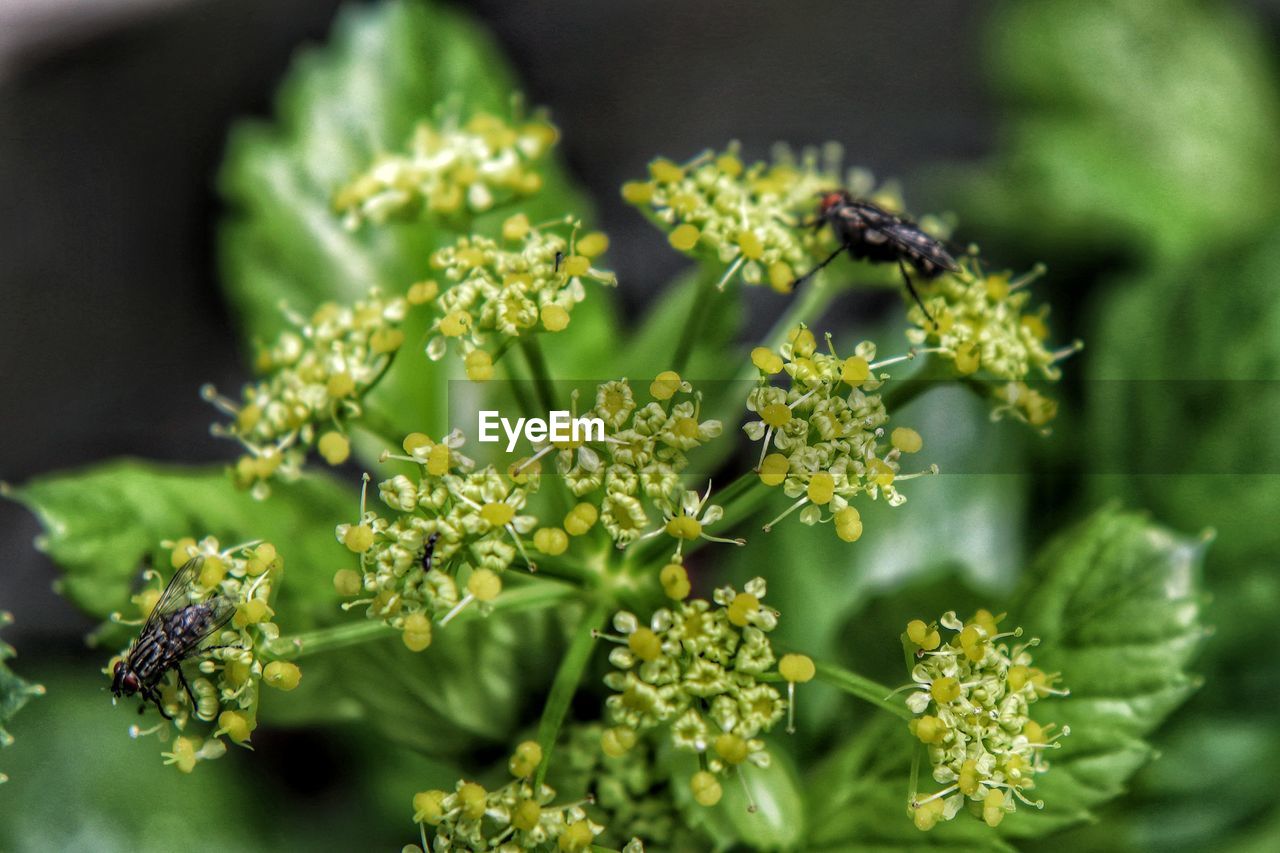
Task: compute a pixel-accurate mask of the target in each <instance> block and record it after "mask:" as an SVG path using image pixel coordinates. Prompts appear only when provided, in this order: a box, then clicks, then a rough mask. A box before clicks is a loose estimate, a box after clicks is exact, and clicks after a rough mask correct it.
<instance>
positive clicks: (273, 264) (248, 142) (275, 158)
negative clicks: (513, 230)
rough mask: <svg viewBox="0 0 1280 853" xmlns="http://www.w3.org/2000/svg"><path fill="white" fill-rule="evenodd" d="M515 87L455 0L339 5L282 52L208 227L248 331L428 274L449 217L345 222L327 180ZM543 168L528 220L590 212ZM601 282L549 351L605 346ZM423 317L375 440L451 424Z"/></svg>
mask: <svg viewBox="0 0 1280 853" xmlns="http://www.w3.org/2000/svg"><path fill="white" fill-rule="evenodd" d="M514 91H515V83H514V81H513V77H512V75H511V73H510V72H509V70H508V67H507V63H506V62H505V60H504V59H503V57H502V56H501V54H500V53H499V52H498V50H497V48H496V47H495V45H494V44H493V42H492V40H491V38H490V37H489V36H488V35H487V34H486V33H485V32H484V31H483V30H482V29H481V28H480V27H479V26H478V25H477V24H476V23H475V22H473V21H472V20H471V19H470V18H468V17H466V16H465V15H463V14H461V13H459V12H457V11H455V10H453V9H452V8H449V7H446V6H444V5H442V4H434V3H424V2H414V0H395V1H393V2H384V3H381V4H378V5H375V6H372V7H357V6H350V7H347V8H345V9H344V10H343V12H342V13H341V15H340V16H339V19H338V22H337V24H336V25H335V27H334V32H333V34H332V36H331V39H330V43H329V44H328V45H327V46H325V47H323V48H320V49H316V50H309V51H306V52H304V53H302V54H301V55H300V56H299V57H298V58H297V60H296V61H295V62H294V65H293V67H292V69H291V70H290V73H289V75H288V77H287V78H286V80H285V82H284V83H283V85H282V87H281V90H280V93H279V96H278V99H277V105H276V113H277V118H276V121H275V122H274V123H271V124H264V123H261V122H244V123H242V124H240V125H238V126H237V127H236V128H235V130H234V132H233V134H232V137H231V140H230V143H229V145H228V151H227V158H226V162H225V164H224V166H223V170H222V174H221V176H220V186H221V189H222V193H223V195H224V197H225V198H226V200H227V202H228V205H229V207H230V208H231V213H230V214H229V216H228V217H227V219H226V221H225V222H224V223H223V226H222V229H221V232H220V235H219V237H220V241H219V242H220V247H221V260H222V271H223V276H224V279H225V286H226V291H227V296H228V298H229V299H230V301H231V303H232V306H233V307H234V309H235V313H236V314H237V316H238V317H239V319H240V321H241V324H242V326H243V331H244V332H245V334H246V336H247V337H248V338H249V339H251V340H254V339H261V340H270V339H272V338H274V336H275V335H276V334H277V333H278V332H279V331H280V330H281V328H282V325H283V324H282V317H281V314H280V311H279V308H278V304H279V303H280V302H281V301H282V300H283V301H287V302H288V303H289V304H290V305H292V306H295V307H297V308H298V309H300V310H304V311H305V310H308V309H310V308H313V307H314V306H316V305H317V304H319V303H321V302H323V301H325V300H330V299H336V300H341V301H350V300H352V299H355V298H358V297H360V296H362V295H363V294H364V293H366V292H367V291H368V289H369V288H370V287H374V286H377V287H380V288H382V289H383V290H384V291H385V292H389V293H402V292H404V291H405V290H406V289H407V288H408V286H409V285H410V283H412V282H414V281H417V280H419V279H422V278H425V277H427V276H428V275H429V274H430V272H431V269H430V267H429V264H428V258H429V256H430V254H431V252H432V251H434V250H435V249H436V248H439V247H440V246H443V245H446V244H448V243H451V242H452V241H453V240H455V239H456V238H457V236H458V235H457V234H456V233H455V232H453V231H450V230H448V229H447V228H444V227H442V226H441V225H440V224H439V223H437V222H435V221H433V220H431V219H429V218H424V219H422V220H420V221H415V222H400V223H390V224H388V225H386V226H382V227H377V228H374V227H368V226H366V227H364V228H362V229H360V230H357V231H354V232H352V231H348V230H347V229H346V228H345V227H344V226H343V224H342V223H341V221H340V220H339V217H337V216H336V215H335V214H334V213H333V210H332V207H331V199H332V197H333V194H334V192H335V191H336V190H337V189H338V188H339V187H340V186H341V185H343V184H344V183H345V182H347V181H348V180H350V179H351V177H352V176H354V175H356V174H358V173H359V172H361V171H363V170H364V169H366V168H367V167H368V166H369V164H370V163H371V162H372V161H373V159H374V157H375V156H376V155H377V154H379V153H382V152H387V151H399V150H402V149H403V148H404V147H405V146H406V145H407V144H408V141H409V139H410V137H411V136H412V133H413V129H414V126H415V125H416V124H417V123H418V122H419V121H420V120H423V119H428V118H431V117H433V115H435V114H437V113H439V112H440V111H441V110H443V111H445V112H449V111H452V110H462V111H463V114H464V115H467V114H471V113H474V112H477V111H488V112H492V113H495V114H498V115H506V114H508V113H509V111H510V108H509V104H510V99H511V97H512V94H513V92H514ZM543 178H544V182H543V189H542V190H541V191H540V192H539V193H537V194H536V195H534V196H533V197H531V198H530V199H528V200H527V201H524V202H522V203H521V205H520V208H519V209H520V210H521V211H523V212H525V213H526V214H527V215H528V216H529V218H530V220H532V221H534V222H540V221H546V220H548V219H554V218H558V217H561V216H564V215H565V214H568V213H573V214H575V215H578V216H581V217H583V218H584V219H589V214H590V210H589V208H588V205H587V203H586V202H585V200H584V199H583V198H582V197H581V195H580V194H579V193H578V192H577V191H576V190H575V189H574V188H573V187H572V186H571V185H570V183H569V181H568V178H567V177H566V172H565V170H564V168H563V167H562V166H561V165H559V164H558V163H556V162H554V161H552V162H550V163H548V164H547V166H546V168H545V170H544V172H543ZM513 212H514V210H506V211H501V212H493V213H491V214H489V215H487V216H485V217H481V218H479V219H478V220H477V222H476V225H475V227H476V228H477V230H484V229H489V230H493V229H495V228H496V227H497V224H498V222H500V220H501V218H502V217H504V216H506V215H509V214H510V213H513ZM601 290H602V289H598V288H593V289H592V291H591V292H590V294H589V296H588V299H587V300H586V301H585V302H584V303H582V304H580V305H579V306H578V308H577V309H576V310H575V312H574V319H573V328H574V330H575V331H574V334H573V335H561V336H551V338H552V340H553V341H554V344H553V349H554V351H553V352H552V353H551V361H552V364H553V367H558V368H562V367H563V366H564V365H566V363H567V364H568V366H570V367H572V365H573V364H575V363H590V362H580V361H578V360H579V359H581V358H583V357H584V350H585V351H586V352H590V353H592V354H594V355H595V356H597V357H598V356H600V355H602V354H605V353H608V352H610V351H611V348H612V347H613V345H614V343H615V342H616V340H617V338H616V336H615V335H614V334H613V333H612V330H613V328H614V325H615V322H614V318H613V316H612V313H611V312H610V310H609V308H608V305H607V301H608V295H607V294H606V293H604V292H601ZM428 323H429V311H428V310H427V309H425V308H423V309H419V310H415V311H413V312H411V315H410V318H409V320H408V321H407V322H406V324H405V329H404V331H405V339H406V341H407V343H406V349H405V351H404V352H402V353H401V354H400V356H399V357H398V358H397V359H396V362H395V364H394V365H393V366H392V368H391V370H390V372H389V373H388V375H387V376H386V377H385V378H384V379H383V381H382V383H381V384H380V385H379V386H378V388H377V389H376V391H374V392H373V394H371V395H370V401H369V402H370V407H371V408H372V409H373V410H375V411H376V412H377V414H378V415H380V419H381V420H382V421H384V422H386V428H384V429H383V430H382V431H383V432H384V433H386V432H389V433H392V435H385V436H383V438H384V439H385V440H394V439H395V438H396V436H395V435H394V433H401V434H403V433H407V432H410V431H414V430H421V431H425V432H428V433H430V434H440V433H443V432H445V431H447V429H448V428H449V426H450V424H448V423H446V420H445V418H446V416H447V412H448V407H447V406H446V405H445V402H446V396H445V393H446V392H445V386H446V379H447V378H448V370H447V368H446V367H445V365H443V364H433V363H431V362H429V361H428V360H427V358H426V356H425V354H424V353H423V352H422V349H421V343H420V342H421V341H422V340H423V339H424V335H425V330H426V328H427V325H428ZM560 375H566V374H563V373H562V374H560ZM358 449H361V450H362V451H364V452H365V453H366V455H368V454H369V448H367V447H361V446H358ZM379 449H381V448H380V447H375V448H374V449H373V451H372V452H373V454H374V455H376V452H377V450H379Z"/></svg>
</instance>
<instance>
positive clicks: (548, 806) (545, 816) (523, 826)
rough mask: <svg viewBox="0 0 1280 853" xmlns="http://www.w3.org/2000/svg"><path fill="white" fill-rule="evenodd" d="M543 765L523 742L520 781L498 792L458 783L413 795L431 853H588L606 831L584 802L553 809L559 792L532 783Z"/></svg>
mask: <svg viewBox="0 0 1280 853" xmlns="http://www.w3.org/2000/svg"><path fill="white" fill-rule="evenodd" d="M541 761H542V748H541V747H540V746H538V744H537V743H536V742H534V741H525V742H524V743H522V744H520V745H519V746H517V747H516V751H515V754H514V755H512V756H511V760H510V761H509V762H508V767H509V768H510V770H511V774H512V775H513V776H515V777H516V778H515V779H513V780H512V781H510V782H508V783H506V784H505V785H503V786H502V787H500V788H497V789H495V790H493V791H489V790H487V789H485V788H484V787H483V786H482V785H480V784H479V783H477V782H469V781H466V780H460V781H459V782H458V783H457V784H456V785H455V786H454V789H453V790H452V791H441V790H430V791H420V792H418V793H417V794H415V795H414V797H413V819H414V821H416V822H417V823H419V824H421V825H423V827H424V832H423V838H424V842H425V838H426V832H427V831H428V830H426V827H430V830H429V831H430V832H431V834H432V841H431V846H430V849H431V850H434V851H436V853H447V851H455V850H470V851H498V853H521V851H535V852H536V851H545V853H550V851H565V853H573V851H587V850H590V849H591V845H592V843H593V841H594V839H595V837H596V836H597V835H599V834H600V833H601V832H603V831H604V827H603V826H601V825H600V824H598V823H595V822H593V821H591V820H590V819H589V818H588V817H587V814H586V811H585V809H584V808H583V806H584V805H585V803H569V804H567V805H553V804H552V802H553V801H554V800H555V797H556V792H555V790H554V789H552V788H551V787H550V786H549V785H545V784H543V785H536V784H534V781H533V776H534V772H535V771H536V770H537V768H538V764H539V763H541ZM639 849H643V848H639ZM637 853H638V851H637Z"/></svg>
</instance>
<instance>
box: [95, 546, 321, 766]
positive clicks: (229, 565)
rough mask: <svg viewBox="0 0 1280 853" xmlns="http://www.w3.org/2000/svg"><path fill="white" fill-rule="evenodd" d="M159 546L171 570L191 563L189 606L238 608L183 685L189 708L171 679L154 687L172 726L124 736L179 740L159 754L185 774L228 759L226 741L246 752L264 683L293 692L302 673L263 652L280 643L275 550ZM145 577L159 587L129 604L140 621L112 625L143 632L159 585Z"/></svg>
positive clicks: (118, 618) (279, 573)
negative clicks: (211, 603) (217, 603)
mask: <svg viewBox="0 0 1280 853" xmlns="http://www.w3.org/2000/svg"><path fill="white" fill-rule="evenodd" d="M163 544H164V545H165V547H168V548H170V549H171V551H170V554H171V559H170V562H171V564H172V566H173V568H174V569H175V570H176V569H178V568H180V567H183V566H186V565H187V564H188V562H189V561H195V562H194V564H193V567H192V571H191V573H190V579H189V581H188V585H187V588H186V589H183V590H181V591H180V592H181V593H182V594H183V595H184V596H185V599H186V601H188V602H190V603H192V604H194V603H197V602H202V601H208V600H210V599H212V598H213V597H215V596H221V597H223V598H226V599H229V600H230V602H231V603H232V604H233V605H234V607H235V612H234V614H233V615H232V616H231V619H230V621H229V622H227V624H226V625H225V626H224V627H223V628H222V629H221V630H219V631H218V632H217V633H216V634H214V635H212V636H211V637H209V638H208V639H207V640H206V641H205V645H206V646H209V647H215V646H216V647H218V648H213V649H212V650H211V651H209V652H208V653H207V654H206V655H205V656H204V657H203V659H202V660H200V663H199V672H200V675H199V676H198V677H196V678H188V681H189V682H190V685H191V690H192V692H193V693H194V695H195V700H196V701H195V705H194V707H193V705H192V702H191V698H190V697H189V696H188V695H187V692H186V690H185V689H184V688H183V687H182V684H181V682H180V681H179V679H178V677H177V675H176V674H174V673H169V674H167V675H166V677H165V680H164V682H162V683H161V684H160V685H159V694H160V698H161V704H162V705H163V706H164V708H165V713H167V714H168V715H169V716H170V717H172V719H171V720H167V721H161V722H160V723H158V724H157V725H154V726H152V727H151V728H148V729H142V728H140V727H138V726H132V727H130V730H129V733H130V735H131V736H133V737H135V738H136V737H141V736H144V735H157V736H159V737H160V739H161V740H162V741H168V739H169V736H170V734H171V733H172V734H176V735H177V736H176V737H175V738H174V740H173V742H172V744H171V745H170V751H168V752H165V753H163V756H164V759H165V764H172V765H174V766H175V767H177V768H178V770H180V771H182V772H183V773H190V772H191V771H192V770H194V769H195V766H196V764H197V763H198V762H200V761H205V760H210V759H214V758H219V757H221V756H222V755H223V754H225V753H226V751H227V748H226V743H225V740H229V741H231V742H232V743H235V744H239V745H241V746H244V747H246V748H248V746H249V738H250V735H251V734H252V733H253V730H254V729H255V728H256V727H257V724H258V722H257V721H258V702H259V687H260V686H261V685H262V684H266V685H267V686H269V687H273V688H276V689H278V690H286V691H287V690H292V689H294V688H295V687H297V686H298V683H299V681H300V680H301V678H302V672H301V670H300V669H299V668H298V666H297V665H296V664H293V663H290V662H288V661H281V660H272V659H270V657H268V656H266V655H264V653H263V652H264V646H265V645H266V644H268V643H270V642H271V641H272V640H275V639H277V638H278V637H279V636H280V629H279V628H278V627H277V626H276V624H275V623H274V622H273V621H272V619H273V617H274V616H275V611H274V610H273V609H272V607H271V601H272V597H273V593H274V588H275V587H276V586H277V585H278V584H279V583H280V581H281V578H282V577H283V574H284V558H283V557H282V556H281V555H280V554H279V553H277V552H276V549H275V547H274V546H273V545H271V544H270V543H267V542H252V543H248V544H245V545H237V546H233V547H231V548H223V547H221V545H220V544H219V542H218V540H217V539H215V538H213V537H212V536H207V537H205V538H204V539H201V540H200V541H199V542H197V541H196V540H195V539H192V538H186V539H180V540H178V541H177V542H165V543H163ZM147 574H148V576H149V579H150V580H151V581H154V582H155V583H156V585H155V586H151V585H148V586H147V587H146V588H144V589H143V590H142V591H141V592H139V593H138V594H137V595H135V596H134V597H133V603H134V604H135V605H137V608H138V611H137V612H138V616H139V618H138V619H126V618H125V617H124V616H122V615H121V614H119V613H115V614H112V621H114V622H118V623H121V624H125V625H141V624H142V623H143V621H145V619H146V618H147V617H148V616H149V615H150V614H151V612H152V610H153V609H154V608H155V606H156V603H157V602H158V601H159V600H160V595H161V592H162V591H163V589H164V584H163V583H162V582H161V578H160V576H159V575H158V574H157V573H156V572H154V571H151V570H148V573H147ZM128 651H129V650H128V649H127V648H126V649H124V650H122V651H121V652H120V653H119V654H118V655H116V656H115V657H113V658H112V659H111V661H110V662H109V664H108V665H107V668H106V669H105V670H104V672H105V673H107V674H108V675H110V674H112V673H113V672H114V670H115V666H116V663H117V662H118V661H120V660H123V659H124V658H125V656H126V655H127V654H128ZM197 656H198V655H193V656H192V658H191V659H195V658H196V657H197ZM187 665H188V666H190V663H188V664H187ZM224 739H225V740H224Z"/></svg>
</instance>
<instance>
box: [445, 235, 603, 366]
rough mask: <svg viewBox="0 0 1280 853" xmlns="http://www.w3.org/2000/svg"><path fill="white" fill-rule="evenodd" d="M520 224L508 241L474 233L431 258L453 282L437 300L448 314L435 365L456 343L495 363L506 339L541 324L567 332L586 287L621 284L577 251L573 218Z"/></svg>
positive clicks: (465, 351)
mask: <svg viewBox="0 0 1280 853" xmlns="http://www.w3.org/2000/svg"><path fill="white" fill-rule="evenodd" d="M518 224H519V225H520V227H518V228H517V227H511V228H509V229H507V232H506V236H507V240H506V243H505V244H500V243H499V242H498V241H495V240H491V239H489V238H487V237H483V236H480V235H475V234H473V235H470V236H467V237H462V238H461V239H459V240H458V241H457V242H456V243H454V244H453V245H451V246H446V247H444V248H443V249H440V250H439V251H437V252H436V253H435V254H433V255H432V256H431V264H432V266H434V267H435V268H436V269H438V270H440V271H441V273H442V278H443V279H444V281H445V284H444V287H443V291H442V292H441V293H440V295H439V296H438V297H436V300H435V304H436V306H437V307H438V309H439V311H440V317H439V318H438V319H436V320H435V321H434V323H433V324H432V326H431V330H430V333H431V334H432V337H431V339H430V340H429V341H428V343H427V355H428V356H429V357H430V358H432V359H433V360H439V359H441V358H443V357H444V355H445V352H446V350H447V349H448V346H449V344H448V342H449V341H454V342H455V345H456V346H458V347H460V349H461V351H462V353H463V355H464V357H467V358H477V356H475V355H474V353H476V352H480V351H483V352H485V354H486V357H488V358H489V361H488V364H489V365H491V364H492V356H493V355H494V352H495V351H496V350H497V348H498V347H499V346H501V345H502V343H503V342H504V341H509V340H511V339H514V338H520V337H524V336H527V335H530V334H533V333H535V332H537V331H538V328H539V326H541V327H543V328H545V329H547V330H548V331H552V332H557V331H561V330H563V329H564V328H566V327H567V326H568V325H569V319H570V314H571V313H572V311H573V309H574V307H575V306H577V304H578V303H580V302H582V301H583V300H584V299H585V298H586V294H587V290H586V284H585V283H586V282H590V281H594V282H596V283H598V284H602V285H614V284H616V283H617V278H616V277H615V276H614V275H613V273H611V272H607V271H605V270H600V269H596V268H595V267H594V266H593V265H592V262H591V258H590V257H588V256H587V255H585V254H574V253H573V250H574V248H575V246H574V240H575V237H574V234H575V233H576V228H577V223H576V221H574V220H573V219H572V218H571V217H568V218H564V219H561V220H559V221H557V222H553V223H551V224H548V225H540V226H530V225H528V224H527V222H520V223H518ZM508 225H511V220H508ZM561 232H567V233H561ZM517 234H518V236H517ZM599 242H600V241H599V240H596V241H595V243H596V244H597V245H598V244H599ZM477 366H478V365H477ZM472 367H473V364H472V362H468V368H469V370H470V368H472ZM473 378H474V377H473Z"/></svg>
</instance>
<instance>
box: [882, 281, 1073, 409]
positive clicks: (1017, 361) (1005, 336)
mask: <svg viewBox="0 0 1280 853" xmlns="http://www.w3.org/2000/svg"><path fill="white" fill-rule="evenodd" d="M960 263H961V267H962V269H961V271H960V272H959V273H953V274H947V275H942V276H939V277H938V278H937V279H935V280H933V281H932V282H928V281H926V282H917V283H916V287H917V288H919V289H920V290H921V297H922V299H923V301H924V304H925V306H926V307H927V308H928V309H929V314H930V315H931V316H932V318H933V320H932V321H930V320H929V319H928V318H926V317H925V315H924V312H923V311H921V310H920V306H918V305H916V304H915V303H914V302H912V303H911V304H910V306H909V307H908V309H907V317H908V319H910V320H911V322H913V323H914V324H915V325H916V328H913V329H909V330H908V331H907V339H908V340H909V341H911V343H913V344H922V345H927V346H928V347H929V348H930V352H931V353H934V354H936V356H938V357H941V358H943V359H946V360H949V361H950V362H951V363H952V365H953V367H954V369H955V372H956V373H957V374H959V375H960V376H974V377H977V378H982V379H990V380H1003V381H1004V383H1005V384H1003V385H1001V386H999V387H997V388H996V389H995V395H996V396H997V397H998V398H999V400H1000V401H1001V405H1000V406H999V407H998V408H997V413H1000V414H1003V413H1009V414H1012V415H1013V416H1015V417H1017V418H1019V419H1020V420H1023V421H1025V422H1027V423H1028V424H1030V425H1032V426H1036V427H1041V426H1044V425H1045V424H1047V423H1048V422H1049V421H1051V420H1052V419H1053V417H1054V415H1055V414H1057V410H1058V405H1057V403H1056V402H1055V401H1054V400H1052V399H1051V398H1049V397H1047V396H1045V395H1043V394H1041V393H1040V392H1039V391H1037V390H1036V389H1034V388H1032V387H1030V386H1028V385H1027V380H1028V379H1036V378H1038V379H1041V380H1050V381H1054V380H1057V379H1058V378H1059V377H1060V376H1061V375H1062V371H1061V369H1060V368H1059V367H1058V362H1060V361H1061V360H1062V359H1064V358H1066V357H1067V356H1068V355H1070V354H1072V353H1073V352H1076V350H1077V349H1079V345H1078V344H1077V345H1075V346H1071V347H1067V348H1065V349H1060V350H1051V349H1049V348H1048V346H1047V345H1046V342H1047V341H1048V338H1049V327H1048V323H1047V320H1048V314H1049V307H1048V306H1047V305H1042V306H1040V307H1039V308H1037V309H1035V310H1034V311H1030V310H1028V303H1029V302H1030V300H1031V291H1030V290H1029V288H1028V287H1027V285H1028V284H1030V283H1031V282H1032V281H1033V280H1034V279H1035V278H1036V277H1038V276H1039V275H1040V272H1041V271H1040V270H1035V271H1033V272H1031V273H1029V274H1027V275H1025V276H1022V277H1020V278H1018V279H1015V280H1010V277H1009V275H1008V274H1007V273H998V274H995V273H993V274H988V273H985V272H983V271H982V269H981V268H980V267H979V266H978V264H977V262H976V261H975V260H973V259H962V260H961V262H960Z"/></svg>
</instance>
